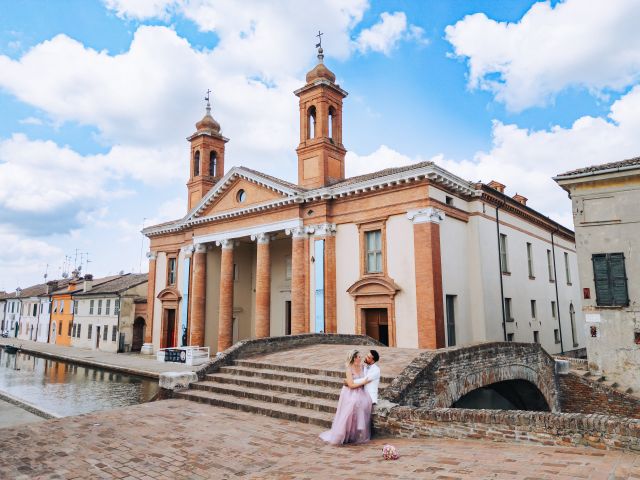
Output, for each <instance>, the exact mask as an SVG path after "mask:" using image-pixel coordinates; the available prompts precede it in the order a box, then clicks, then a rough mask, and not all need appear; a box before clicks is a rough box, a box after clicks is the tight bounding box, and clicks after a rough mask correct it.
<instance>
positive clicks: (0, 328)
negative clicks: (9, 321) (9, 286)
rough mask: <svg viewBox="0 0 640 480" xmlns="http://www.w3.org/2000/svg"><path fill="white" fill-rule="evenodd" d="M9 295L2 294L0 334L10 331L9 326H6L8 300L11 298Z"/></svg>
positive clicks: (0, 298) (0, 296)
mask: <svg viewBox="0 0 640 480" xmlns="http://www.w3.org/2000/svg"><path fill="white" fill-rule="evenodd" d="M9 295H10V294H9V293H7V292H0V332H5V331H8V330H9V327H8V325H5V316H6V313H7V298H8V297H9Z"/></svg>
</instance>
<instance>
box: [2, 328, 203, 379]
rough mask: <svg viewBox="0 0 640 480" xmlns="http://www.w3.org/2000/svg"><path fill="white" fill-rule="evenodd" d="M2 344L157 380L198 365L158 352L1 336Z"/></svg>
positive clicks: (49, 356)
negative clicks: (169, 359)
mask: <svg viewBox="0 0 640 480" xmlns="http://www.w3.org/2000/svg"><path fill="white" fill-rule="evenodd" d="M0 345H12V346H14V347H17V348H19V349H20V351H21V352H23V353H30V354H33V355H37V356H39V357H43V358H46V359H49V360H58V361H62V362H67V363H73V364H76V365H81V366H85V367H93V368H98V369H102V370H107V371H112V372H118V373H124V374H127V375H135V376H139V377H146V378H151V379H154V380H158V378H159V377H160V374H161V373H165V372H175V371H184V372H189V371H192V370H194V369H195V368H196V367H189V366H186V365H183V364H178V363H163V362H158V361H157V360H156V357H155V356H146V355H141V354H130V353H109V352H101V351H98V350H88V349H79V348H75V347H64V346H60V345H52V344H48V343H38V342H33V341H30V340H19V339H15V338H0Z"/></svg>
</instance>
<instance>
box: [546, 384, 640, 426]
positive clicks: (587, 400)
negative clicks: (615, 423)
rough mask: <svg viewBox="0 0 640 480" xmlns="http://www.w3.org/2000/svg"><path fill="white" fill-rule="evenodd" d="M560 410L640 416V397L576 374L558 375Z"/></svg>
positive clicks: (631, 416)
mask: <svg viewBox="0 0 640 480" xmlns="http://www.w3.org/2000/svg"><path fill="white" fill-rule="evenodd" d="M558 385H559V387H560V408H561V410H562V411H563V412H571V413H586V414H594V413H595V414H604V415H620V416H623V417H630V418H640V398H638V397H636V396H634V395H629V394H626V393H623V392H619V391H617V390H615V389H614V388H611V387H610V386H608V385H606V384H603V383H600V382H598V381H597V380H595V379H593V378H589V377H583V376H581V375H579V374H576V373H569V374H567V375H559V376H558Z"/></svg>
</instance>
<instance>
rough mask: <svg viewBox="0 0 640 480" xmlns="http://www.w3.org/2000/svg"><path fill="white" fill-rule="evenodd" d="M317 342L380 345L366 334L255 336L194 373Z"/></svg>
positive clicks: (201, 375) (200, 374)
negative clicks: (253, 356) (242, 359)
mask: <svg viewBox="0 0 640 480" xmlns="http://www.w3.org/2000/svg"><path fill="white" fill-rule="evenodd" d="M317 344H332V345H371V346H382V343H380V342H378V341H377V340H374V339H373V338H371V337H368V336H366V335H345V334H340V333H304V334H301V335H285V336H282V337H266V338H255V339H252V340H242V341H240V342H238V343H236V344H234V345H233V346H231V347H229V348H227V349H226V350H225V351H224V352H221V353H220V354H218V356H216V358H215V359H214V360H212V361H211V362H209V363H207V364H205V365H202V366H201V367H200V368H198V370H197V371H196V373H197V374H198V379H200V380H202V379H204V376H205V375H206V374H208V373H215V372H217V371H218V370H219V369H220V367H222V366H225V365H230V364H232V363H233V361H234V360H238V359H241V358H246V357H250V356H252V355H261V354H267V353H271V352H279V351H282V350H287V349H289V348H299V347H306V346H308V345H317Z"/></svg>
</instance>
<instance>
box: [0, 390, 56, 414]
mask: <svg viewBox="0 0 640 480" xmlns="http://www.w3.org/2000/svg"><path fill="white" fill-rule="evenodd" d="M0 400H3V401H5V402H7V403H10V404H12V405H15V406H17V407H20V408H22V409H23V410H26V411H27V412H29V413H33V414H34V415H37V416H39V417H42V418H45V419H47V420H48V419H50V418H61V417H60V415H57V414H55V413H53V412H48V411H46V410H44V409H42V408H40V407H37V406H36V405H33V404H32V403H29V402H27V401H25V400H22V399H21V398H17V397H14V396H13V395H9V394H8V393H5V392H3V391H1V390H0Z"/></svg>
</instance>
